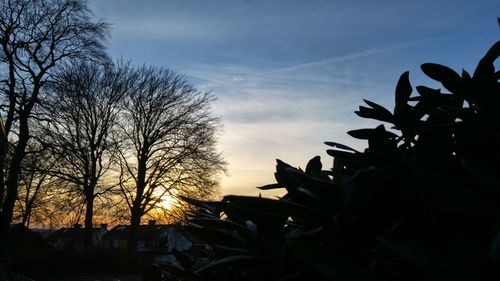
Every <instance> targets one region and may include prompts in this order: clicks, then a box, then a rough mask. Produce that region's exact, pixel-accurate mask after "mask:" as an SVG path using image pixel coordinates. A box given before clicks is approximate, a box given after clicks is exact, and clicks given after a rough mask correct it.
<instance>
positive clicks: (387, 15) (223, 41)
mask: <svg viewBox="0 0 500 281" xmlns="http://www.w3.org/2000/svg"><path fill="white" fill-rule="evenodd" d="M89 6H90V8H91V9H92V10H93V11H94V14H95V16H96V17H97V18H100V19H104V20H106V21H108V22H110V23H112V24H113V29H112V34H111V35H112V38H111V40H110V42H109V52H110V54H111V55H112V56H113V57H114V58H120V57H123V58H125V59H131V60H132V61H133V62H134V63H136V64H148V65H157V66H165V67H168V68H171V69H173V70H175V71H176V72H178V73H180V74H184V75H186V76H187V77H188V79H189V81H190V82H191V83H193V84H194V85H195V86H196V87H197V88H199V89H201V90H209V91H212V92H213V94H214V95H215V96H217V98H218V99H217V101H216V102H215V103H214V106H213V111H214V113H215V114H216V115H218V116H220V117H221V118H222V121H223V123H224V130H223V133H222V134H221V136H220V141H219V143H220V144H219V149H220V150H221V151H222V152H223V154H224V156H225V158H226V160H227V161H228V162H229V163H230V165H229V167H228V168H229V169H228V175H226V176H223V177H222V179H221V180H222V193H223V194H229V193H232V194H249V195H256V194H258V193H259V191H258V190H257V189H255V187H256V186H259V185H263V184H267V183H272V182H274V179H273V173H274V165H275V159H276V158H279V159H281V160H283V161H285V162H288V163H289V164H291V165H293V166H301V167H304V166H305V165H306V163H307V161H308V159H310V158H312V157H313V156H315V155H320V156H321V158H322V162H323V166H324V167H326V168H328V167H331V164H332V159H331V157H329V156H327V155H326V153H325V152H324V151H325V150H326V149H327V147H326V146H325V145H323V142H324V141H337V142H342V143H345V144H348V145H351V146H354V147H357V148H363V147H364V146H365V144H364V143H363V142H359V141H356V140H355V139H352V138H350V137H349V136H348V135H346V133H345V132H346V131H348V130H351V129H356V128H362V127H364V126H373V125H375V124H376V123H373V122H369V121H367V120H363V119H361V118H358V117H357V116H356V115H355V114H354V113H353V111H354V110H356V109H357V107H358V106H359V105H361V104H362V99H363V98H366V99H370V100H372V101H375V102H377V103H381V104H384V105H386V106H388V107H390V108H392V105H393V92H394V87H395V85H396V82H397V79H398V78H399V75H400V74H401V73H403V72H404V71H406V70H409V71H410V79H411V81H412V83H413V85H414V86H416V85H420V84H426V85H429V86H436V85H437V84H435V83H433V82H432V81H430V80H429V79H427V78H425V77H424V76H423V75H422V74H421V72H420V70H419V66H420V64H422V63H425V62H435V63H441V64H444V65H447V66H450V67H452V68H454V69H455V70H457V71H460V70H461V69H462V68H464V69H466V70H469V71H470V72H472V71H473V70H474V67H475V65H476V63H477V61H478V60H479V59H480V58H481V56H482V55H483V54H484V53H485V52H486V50H487V49H488V48H489V46H491V45H492V44H493V43H494V42H495V41H497V40H499V39H500V28H499V27H498V25H497V17H499V16H500V1H498V0H495V1H493V0H491V1H490V0H481V1H478V0H476V1H452V0H444V1H439V0H433V1H427V0H421V1H401V0H399V1H391V0H383V1H356V0H351V1H347V0H346V1H344V0H338V1H336V0H330V1H328V0H307V1H306V0H300V1H299V0H274V1H270V0H260V1H257V0H143V1H132V0H91V1H89ZM264 195H272V193H265V194H264Z"/></svg>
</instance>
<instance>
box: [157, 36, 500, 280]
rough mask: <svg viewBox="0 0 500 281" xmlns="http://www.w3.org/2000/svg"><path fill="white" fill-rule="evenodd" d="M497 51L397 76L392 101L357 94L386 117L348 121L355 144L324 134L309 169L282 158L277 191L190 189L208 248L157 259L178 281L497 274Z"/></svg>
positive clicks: (365, 110) (197, 232)
mask: <svg viewBox="0 0 500 281" xmlns="http://www.w3.org/2000/svg"><path fill="white" fill-rule="evenodd" d="M499 56H500V42H497V43H496V44H494V45H493V47H492V48H491V49H490V50H489V51H488V52H487V53H486V55H485V56H484V57H483V58H482V59H481V61H480V62H479V64H478V66H477V68H476V70H475V72H474V73H473V74H472V75H471V74H469V73H467V72H466V71H462V73H461V74H458V73H456V72H455V71H454V70H452V69H450V68H448V67H446V66H442V65H439V64H431V63H426V64H423V65H422V66H421V69H422V71H423V72H424V73H425V74H426V75H427V76H429V77H430V78H432V79H434V80H436V81H438V82H440V83H441V84H442V85H443V87H444V88H445V89H446V92H444V93H443V92H441V90H439V89H432V88H429V87H425V86H418V87H416V91H417V94H416V95H412V93H413V87H412V86H411V84H410V81H409V74H408V72H406V73H404V74H403V75H401V78H400V79H399V81H398V84H397V86H396V91H395V106H394V109H393V110H392V111H390V110H388V109H386V108H384V107H382V106H380V105H378V104H376V103H374V102H372V101H368V100H365V103H366V105H364V106H360V107H359V110H358V111H356V114H357V115H358V116H360V117H363V118H370V119H375V120H379V121H382V122H384V124H385V125H389V126H390V127H389V128H390V129H386V126H385V125H384V124H383V125H380V126H378V127H376V128H365V129H358V130H353V131H349V132H348V134H349V135H351V136H352V137H354V138H358V139H363V140H367V141H368V148H366V149H365V150H364V151H357V150H355V149H352V148H350V147H348V146H346V145H343V144H339V143H335V142H326V144H327V145H328V146H330V147H331V149H330V150H328V151H327V152H328V154H329V155H331V156H333V157H334V167H333V169H332V170H329V171H324V170H322V165H321V161H320V158H319V156H317V157H314V158H313V159H311V160H310V161H309V163H308V164H307V166H306V169H305V171H302V170H301V169H297V168H294V167H292V166H290V165H288V164H286V163H284V162H282V161H280V160H277V165H276V173H275V177H276V183H275V184H271V185H267V186H263V187H260V188H261V189H274V188H285V189H286V191H287V193H286V195H285V196H283V197H282V198H280V199H279V200H274V199H267V198H260V197H247V196H226V197H224V199H223V200H222V201H220V202H210V201H198V200H193V199H188V198H186V199H185V200H186V201H187V202H189V203H191V204H192V205H193V206H195V207H196V208H195V210H194V211H192V212H191V213H190V214H189V222H188V223H187V225H186V227H187V228H188V229H189V230H190V233H191V234H192V235H193V237H194V238H196V239H199V240H201V241H205V242H206V243H207V244H209V245H210V246H211V248H210V249H211V250H207V251H205V252H204V253H197V255H198V257H199V256H200V255H201V256H204V257H205V260H206V262H199V261H200V259H199V258H198V259H195V258H193V256H190V255H186V254H180V253H178V254H177V258H178V260H179V265H162V268H163V269H164V270H167V271H169V273H170V274H172V275H174V276H177V278H178V279H179V280H212V279H214V280H215V278H217V279H218V280H261V281H263V280H453V279H456V280H463V279H468V280H499V278H500V274H499V262H500V212H499V211H500V206H499V199H500V180H499V176H498V171H500V169H499V168H500V163H499V161H498V159H500V150H499V149H498V145H499V144H500V122H499V120H500V84H499V79H500V72H499V71H495V67H494V61H495V60H496V59H497V58H498V57H499Z"/></svg>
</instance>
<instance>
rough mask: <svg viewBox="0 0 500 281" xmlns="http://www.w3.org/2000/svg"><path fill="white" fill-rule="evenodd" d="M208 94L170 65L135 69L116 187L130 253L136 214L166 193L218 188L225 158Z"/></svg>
mask: <svg viewBox="0 0 500 281" xmlns="http://www.w3.org/2000/svg"><path fill="white" fill-rule="evenodd" d="M212 100H213V97H212V96H211V95H210V94H209V93H203V92H200V91H198V90H196V89H195V88H193V87H192V86H191V85H189V84H188V83H187V82H186V80H185V78H184V77H182V76H179V75H176V74H175V73H173V72H172V71H170V70H167V69H164V68H154V67H142V68H140V69H138V70H137V77H136V82H135V83H134V87H133V88H132V89H131V90H130V91H129V92H128V95H127V98H126V99H124V110H123V115H122V117H123V119H122V120H121V121H120V124H121V126H122V130H121V131H122V134H123V139H124V140H125V143H124V146H123V147H122V150H121V151H122V155H121V160H122V161H121V164H122V165H121V170H122V172H121V180H120V183H121V184H120V187H121V191H122V193H123V195H124V198H125V200H126V203H127V205H128V207H129V210H130V224H131V227H130V237H129V244H128V247H129V252H130V253H131V254H133V253H134V252H135V250H136V247H137V236H136V235H137V229H138V226H139V225H140V223H141V218H142V217H143V216H144V215H145V214H147V213H148V212H150V211H151V210H153V209H154V208H156V207H159V205H160V203H161V202H162V200H164V199H165V198H166V196H170V197H176V196H178V195H189V196H192V197H204V196H209V195H212V194H214V193H216V192H217V186H218V182H217V175H218V174H219V173H220V172H222V171H223V170H224V169H225V165H226V164H225V162H224V160H223V159H222V157H221V155H220V154H219V153H218V152H217V149H216V134H217V132H218V130H219V128H220V121H219V119H218V118H215V117H213V116H212V115H211V112H210V105H211V102H212Z"/></svg>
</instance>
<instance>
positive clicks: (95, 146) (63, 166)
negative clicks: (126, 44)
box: [41, 62, 129, 247]
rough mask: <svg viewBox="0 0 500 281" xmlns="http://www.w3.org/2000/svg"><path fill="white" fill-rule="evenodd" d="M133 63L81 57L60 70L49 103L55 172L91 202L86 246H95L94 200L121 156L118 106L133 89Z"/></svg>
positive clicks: (47, 133)
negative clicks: (130, 86)
mask: <svg viewBox="0 0 500 281" xmlns="http://www.w3.org/2000/svg"><path fill="white" fill-rule="evenodd" d="M128 81H129V68H128V66H127V65H123V64H120V65H118V66H116V67H115V66H112V65H107V66H102V65H99V64H97V63H87V62H78V63H75V64H73V65H71V66H68V67H67V68H65V69H64V70H63V72H61V73H59V74H58V75H57V77H56V80H55V81H54V83H53V84H52V85H51V87H50V90H51V93H50V95H48V99H47V100H46V102H45V103H44V106H43V108H44V113H45V117H46V119H47V121H44V122H43V124H44V125H43V128H42V129H41V130H42V141H44V142H45V143H46V145H47V147H48V148H49V150H50V151H51V153H52V155H53V156H54V157H55V158H56V165H54V166H53V167H52V169H51V171H50V173H51V174H52V175H53V176H56V177H58V178H60V179H61V180H62V181H64V182H66V183H68V186H69V187H70V194H73V195H69V196H80V197H81V198H82V199H83V200H84V202H85V208H86V211H85V230H86V231H85V246H86V247H88V246H91V243H92V226H93V210H94V200H95V199H96V197H98V196H102V195H104V194H106V193H107V192H108V191H110V189H111V188H112V186H113V185H112V183H110V182H106V181H105V177H106V175H109V173H110V172H112V170H111V168H112V166H113V163H115V161H116V160H117V155H118V154H117V152H116V149H117V144H116V142H115V134H116V121H117V117H118V114H119V108H118V105H119V103H120V101H121V99H122V97H123V96H124V93H125V92H126V91H127V90H128V84H129V82H128Z"/></svg>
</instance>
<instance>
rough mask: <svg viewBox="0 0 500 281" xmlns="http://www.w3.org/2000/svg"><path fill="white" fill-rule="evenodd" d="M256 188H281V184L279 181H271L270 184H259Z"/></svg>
mask: <svg viewBox="0 0 500 281" xmlns="http://www.w3.org/2000/svg"><path fill="white" fill-rule="evenodd" d="M257 188H258V189H260V190H271V189H278V188H283V186H281V184H279V183H271V184H266V185H263V186H259V187H257Z"/></svg>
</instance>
